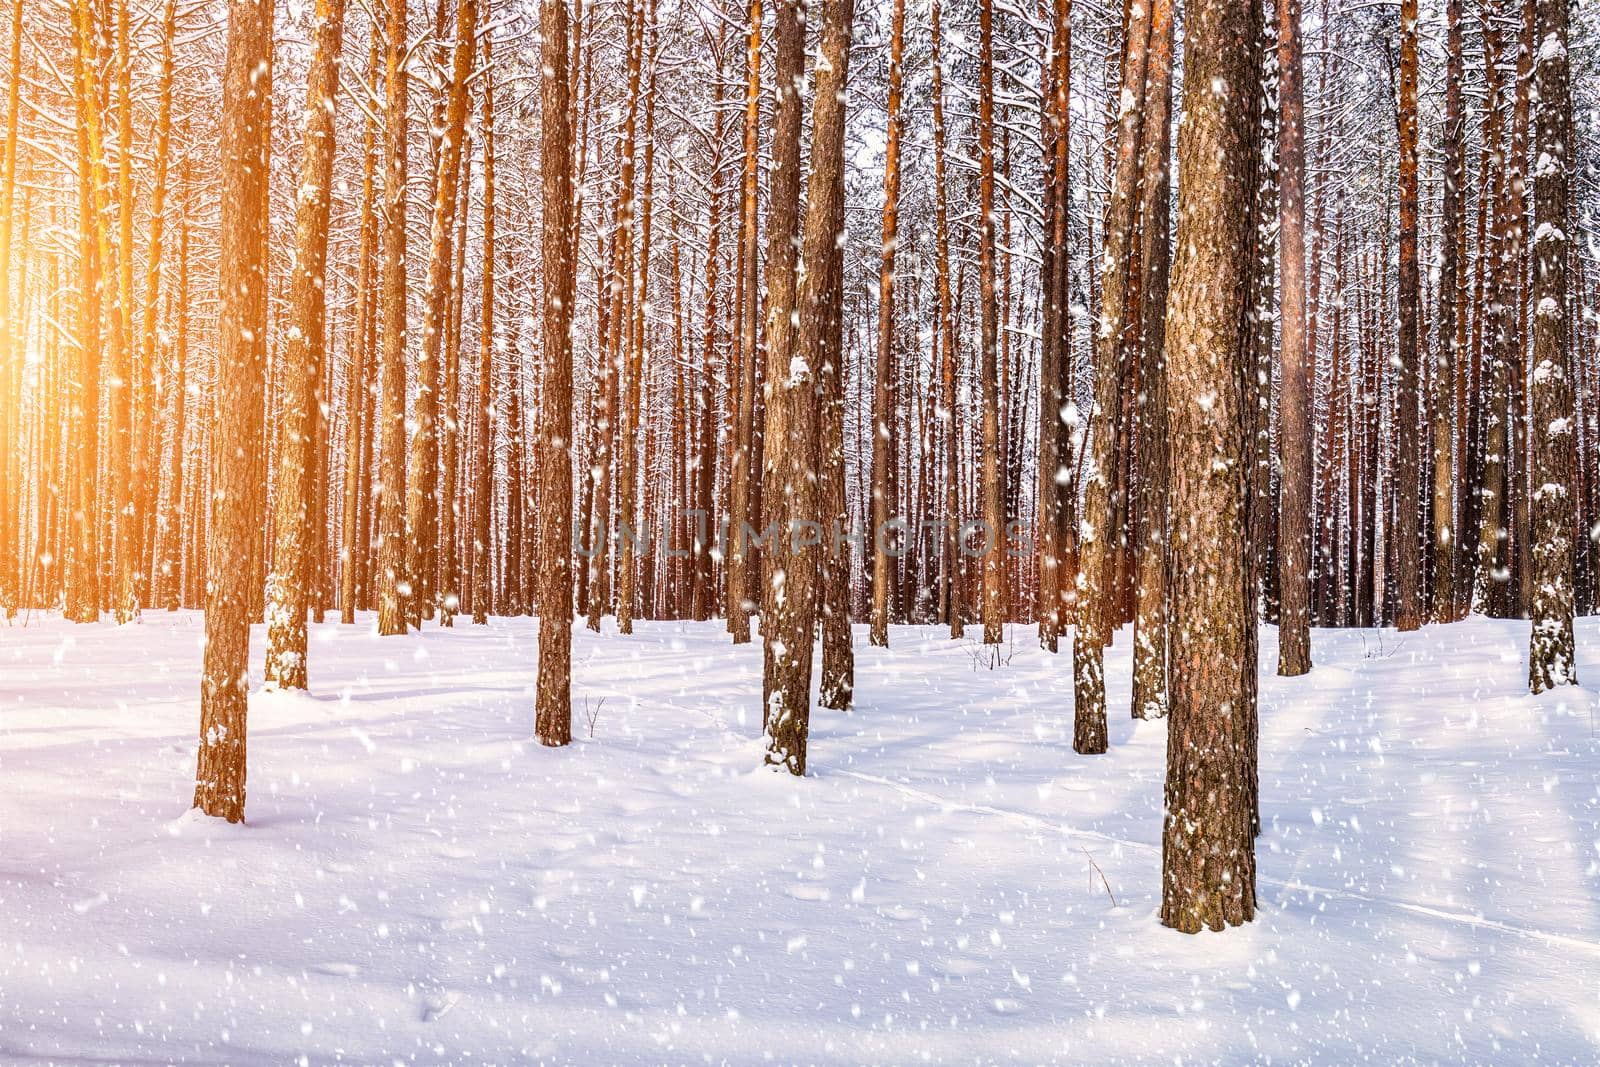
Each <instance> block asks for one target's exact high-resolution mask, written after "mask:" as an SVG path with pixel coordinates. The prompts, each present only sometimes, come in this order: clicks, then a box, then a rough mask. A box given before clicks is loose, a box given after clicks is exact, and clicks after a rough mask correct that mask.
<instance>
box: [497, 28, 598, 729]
mask: <svg viewBox="0 0 1600 1067" xmlns="http://www.w3.org/2000/svg"><path fill="white" fill-rule="evenodd" d="M539 26H540V30H541V32H542V41H541V44H540V52H541V58H542V61H543V64H544V77H543V78H542V79H541V80H540V83H539V101H540V135H541V145H540V154H541V155H540V173H541V176H542V177H541V182H542V193H543V199H544V204H543V208H544V228H543V234H542V237H541V260H542V265H543V268H544V278H545V284H544V300H543V307H542V319H543V326H544V337H543V342H544V343H543V345H542V346H541V347H542V349H543V356H544V368H543V370H544V373H543V386H544V402H543V403H542V404H541V405H540V408H539V415H540V434H539V487H540V490H539V491H540V497H541V502H542V506H543V510H544V515H545V522H546V524H547V526H546V530H545V537H544V538H543V544H542V551H543V556H542V559H541V560H540V568H539V569H540V574H541V578H542V584H543V588H542V589H541V590H540V595H539V695H538V718H537V724H536V733H537V735H538V738H539V742H540V743H541V744H544V745H553V746H554V745H565V744H567V743H568V742H570V741H571V740H572V452H571V448H572V295H573V291H574V279H573V274H574V266H575V260H576V258H577V257H576V255H575V252H576V249H575V247H574V245H573V240H572V236H571V235H572V211H573V205H572V118H571V108H570V100H569V89H568V81H567V8H566V3H565V0H540V5H539ZM486 58H487V57H486ZM485 65H486V66H487V63H486V64H485Z"/></svg>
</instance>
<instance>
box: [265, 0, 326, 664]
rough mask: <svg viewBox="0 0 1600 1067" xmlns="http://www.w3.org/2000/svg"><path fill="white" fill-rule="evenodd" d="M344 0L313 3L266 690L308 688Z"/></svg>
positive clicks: (269, 597)
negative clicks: (320, 398)
mask: <svg viewBox="0 0 1600 1067" xmlns="http://www.w3.org/2000/svg"><path fill="white" fill-rule="evenodd" d="M344 8H345V4H344V0H320V2H319V3H318V4H317V10H316V18H315V22H314V24H313V29H312V41H313V45H312V48H313V51H312V57H311V69H310V71H309V73H308V74H307V87H306V121H305V150H304V154H303V155H302V157H301V167H300V185H299V198H298V200H297V202H296V209H295V260H294V269H293V271H292V273H291V275H290V279H289V290H290V292H289V303H290V312H289V314H290V317H291V321H292V323H293V325H292V326H291V328H290V330H289V337H288V344H287V351H286V352H285V354H284V357H283V361H284V364H285V367H286V372H285V373H286V382H285V396H284V398H283V411H282V419H281V423H282V425H281V427H280V436H279V445H278V494H277V501H276V507H275V512H274V516H273V518H274V526H273V532H274V538H275V541H276V553H275V555H274V558H273V571H272V574H271V576H270V577H269V578H268V583H267V584H268V589H267V682H268V684H269V685H275V686H277V687H279V688H283V689H304V688H306V607H307V593H308V587H309V583H310V577H311V575H310V572H311V567H312V559H311V556H312V529H311V527H312V523H313V522H314V521H315V518H316V516H315V512H314V500H315V497H314V493H315V484H314V482H313V480H312V478H313V475H314V473H315V470H316V466H315V461H314V459H313V452H314V450H315V448H316V445H317V440H316V415H315V411H314V409H315V408H316V406H317V383H318V382H319V381H320V380H321V377H322V353H323V348H324V344H325V340H324V338H325V329H324V327H325V320H326V314H327V302H326V296H325V293H324V288H323V283H324V278H325V275H326V268H327V261H328V214H329V209H330V201H331V198H332V193H333V154H334V115H335V111H334V108H335V100H336V95H337V91H338V87H339V62H340V54H341V52H342V50H343V41H344Z"/></svg>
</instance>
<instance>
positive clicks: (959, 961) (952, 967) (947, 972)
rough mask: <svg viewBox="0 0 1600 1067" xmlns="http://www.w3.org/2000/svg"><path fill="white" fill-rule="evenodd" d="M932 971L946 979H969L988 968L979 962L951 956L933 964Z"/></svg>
mask: <svg viewBox="0 0 1600 1067" xmlns="http://www.w3.org/2000/svg"><path fill="white" fill-rule="evenodd" d="M934 970H936V971H938V973H939V974H941V975H943V976H944V977H946V978H971V977H972V976H973V975H975V974H982V973H983V972H984V971H986V970H988V968H987V967H985V966H984V964H983V963H982V961H980V960H974V959H968V958H966V957H965V956H951V957H949V958H948V959H943V960H940V961H939V962H938V963H937V964H935V965H934Z"/></svg>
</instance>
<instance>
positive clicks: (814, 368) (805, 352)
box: [762, 0, 855, 775]
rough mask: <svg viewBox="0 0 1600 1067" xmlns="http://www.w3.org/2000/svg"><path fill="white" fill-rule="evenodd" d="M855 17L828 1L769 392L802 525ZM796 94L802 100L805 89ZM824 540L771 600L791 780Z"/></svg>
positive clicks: (793, 540)
mask: <svg viewBox="0 0 1600 1067" xmlns="http://www.w3.org/2000/svg"><path fill="white" fill-rule="evenodd" d="M854 15H855V0H826V7H825V8H824V9H823V15H822V40H821V44H820V46H819V52H818V62H817V71H816V87H815V90H814V95H813V98H812V109H811V131H812V140H811V174H810V180H809V182H808V187H807V193H806V212H805V228H804V260H803V263H804V268H803V272H802V275H801V281H800V286H799V291H798V293H797V295H796V305H795V306H796V309H797V310H798V311H799V314H800V324H799V331H798V333H797V335H796V337H795V338H794V347H793V350H792V352H793V355H792V357H791V360H790V363H789V366H788V367H787V368H786V374H785V375H784V377H783V378H782V380H780V381H778V382H775V383H774V388H773V392H772V396H773V400H774V402H775V403H777V404H781V405H783V408H784V414H783V423H784V436H783V438H782V439H781V440H778V441H774V442H771V443H772V444H774V445H777V446H778V447H777V448H776V449H775V451H776V452H777V455H776V456H774V457H773V458H774V460H775V462H776V463H777V464H778V466H779V469H780V470H781V471H782V481H781V483H780V485H781V491H782V493H783V495H784V498H785V500H786V501H787V510H788V515H789V516H790V517H791V518H793V519H795V520H797V521H805V520H808V519H810V517H811V516H813V515H816V514H817V505H818V503H819V501H820V498H821V494H820V493H819V492H818V486H817V481H818V479H817V477H816V472H817V471H818V470H819V469H820V467H821V458H822V457H821V455H820V437H821V422H822V408H823V398H824V391H823V388H822V384H821V381H822V374H821V372H820V368H821V366H822V362H823V360H825V359H827V358H828V354H829V351H830V350H834V351H836V350H837V345H836V344H835V341H834V339H832V338H831V336H830V335H831V334H834V333H836V332H837V331H838V329H839V326H840V319H839V316H838V304H839V295H840V294H839V291H838V289H836V288H834V287H833V282H834V281H835V278H837V279H838V280H839V281H840V283H841V286H842V277H843V276H842V273H841V274H837V275H836V274H835V272H834V271H832V270H830V269H829V267H828V261H829V259H830V258H831V257H832V256H833V255H835V253H836V251H837V242H838V235H839V225H840V223H841V221H842V220H843V218H844V132H845V86H846V84H847V83H848V75H849V64H850V35H851V28H852V26H851V24H852V22H853V20H854ZM794 95H795V96H796V97H798V95H799V91H798V86H796V89H795V92H794ZM810 521H812V522H815V520H814V519H810ZM825 536H826V534H824V533H820V532H819V534H818V536H817V540H816V542H811V540H810V538H809V537H807V536H804V535H802V534H801V532H800V531H799V530H798V528H797V529H795V530H794V531H792V536H791V537H790V538H789V541H790V543H789V545H788V547H787V550H786V551H785V552H784V556H783V560H782V564H781V568H782V569H781V570H775V573H774V576H773V580H774V583H775V584H776V585H777V586H778V587H779V588H778V590H777V591H775V594H774V596H773V598H772V599H773V607H772V613H771V619H772V625H771V628H770V634H769V633H768V628H767V627H766V626H763V627H762V631H763V636H765V637H766V638H767V641H766V645H767V654H768V656H769V662H770V664H771V670H770V672H769V677H768V680H767V686H766V689H767V694H768V696H767V726H766V734H767V755H766V762H767V763H768V764H769V765H772V766H776V767H781V768H783V769H784V770H787V771H789V773H791V774H794V775H804V774H805V773H806V745H807V740H808V738H809V734H810V726H811V662H812V654H813V644H814V641H815V626H816V612H817V601H818V594H819V585H820V582H819V578H820V570H821V560H822V557H823V555H824V551H825V548H824V546H823V545H822V544H821V541H822V540H823V538H824V537H825ZM781 539H782V538H780V540H781Z"/></svg>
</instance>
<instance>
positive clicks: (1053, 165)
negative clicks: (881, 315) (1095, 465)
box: [1035, 0, 1073, 652]
mask: <svg viewBox="0 0 1600 1067" xmlns="http://www.w3.org/2000/svg"><path fill="white" fill-rule="evenodd" d="M1051 6H1052V16H1053V23H1052V27H1051V35H1050V68H1049V73H1048V78H1047V84H1048V87H1049V107H1048V108H1047V109H1045V112H1046V118H1045V138H1044V140H1045V156H1046V158H1045V162H1044V171H1045V198H1044V208H1045V212H1044V227H1045V232H1046V234H1047V238H1046V241H1045V246H1044V252H1043V256H1042V257H1041V258H1042V260H1043V267H1044V269H1043V271H1042V273H1041V278H1040V281H1041V289H1042V293H1041V302H1042V303H1043V305H1044V309H1043V318H1044V323H1043V325H1044V333H1043V336H1042V338H1041V339H1040V345H1039V446H1038V447H1039V459H1038V464H1039V487H1038V493H1037V497H1038V504H1037V508H1036V510H1037V512H1038V533H1037V535H1036V536H1037V541H1038V548H1037V555H1038V560H1039V566H1038V588H1037V592H1036V596H1035V599H1036V602H1037V604H1038V607H1037V609H1036V611H1035V614H1036V615H1037V616H1038V618H1039V644H1040V647H1042V648H1044V649H1045V650H1046V651H1047V652H1055V651H1056V650H1057V649H1058V648H1059V647H1060V637H1061V631H1062V629H1063V628H1064V627H1065V626H1066V623H1067V620H1066V618H1065V610H1064V609H1065V600H1066V597H1065V593H1066V590H1065V589H1064V588H1063V587H1064V586H1065V585H1066V584H1067V582H1066V581H1065V580H1064V579H1066V578H1067V573H1066V571H1065V569H1064V567H1063V562H1064V561H1063V559H1062V555H1063V550H1064V548H1065V546H1064V544H1063V543H1062V536H1061V535H1062V510H1063V503H1064V502H1063V499H1062V498H1063V496H1064V494H1065V492H1066V491H1067V490H1069V489H1070V486H1071V484H1072V472H1073V468H1072V463H1071V458H1072V444H1071V441H1072V438H1071V427H1070V426H1068V425H1067V421H1066V419H1065V417H1064V415H1063V412H1064V411H1065V410H1066V406H1067V404H1068V403H1070V402H1071V400H1072V398H1071V397H1070V396H1067V395H1066V394H1065V393H1064V392H1063V391H1062V366H1063V364H1065V363H1066V362H1067V361H1069V360H1070V359H1071V347H1072V340H1071V337H1072V312H1071V306H1070V305H1071V266H1072V262H1071V261H1072V255H1071V248H1070V246H1069V244H1068V230H1069V227H1070V225H1071V221H1072V184H1071V168H1070V166H1069V164H1070V149H1071V143H1072V142H1071V137H1070V132H1071V126H1070V124H1071V117H1072V106H1071V100H1072V3H1071V0H1052V5H1051Z"/></svg>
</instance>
